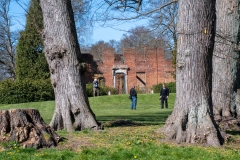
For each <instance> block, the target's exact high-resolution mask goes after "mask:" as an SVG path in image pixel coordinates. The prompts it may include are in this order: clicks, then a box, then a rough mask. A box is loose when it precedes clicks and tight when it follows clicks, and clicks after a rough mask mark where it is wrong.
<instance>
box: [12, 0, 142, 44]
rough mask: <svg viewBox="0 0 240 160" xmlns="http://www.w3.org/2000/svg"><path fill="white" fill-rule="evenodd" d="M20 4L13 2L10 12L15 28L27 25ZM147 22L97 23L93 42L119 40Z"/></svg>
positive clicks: (27, 0)
mask: <svg viewBox="0 0 240 160" xmlns="http://www.w3.org/2000/svg"><path fill="white" fill-rule="evenodd" d="M21 2H25V3H27V2H29V0H22V1H21ZM20 4H21V5H22V7H23V8H26V6H25V5H24V4H23V3H20ZM22 7H21V6H20V5H19V4H17V3H16V2H12V4H11V9H10V14H11V15H13V23H14V26H13V29H14V30H15V29H24V25H25V11H24V9H23V8H22ZM144 23H146V22H145V21H138V22H129V23H123V24H121V25H117V26H114V27H115V28H111V27H101V26H100V25H97V26H96V27H94V28H93V33H92V37H91V39H92V43H95V42H97V41H100V40H103V41H105V42H108V41H109V40H112V39H114V40H117V41H119V40H120V39H121V38H122V35H123V34H124V33H126V32H125V31H127V30H129V29H132V28H135V27H136V26H139V25H142V24H144Z"/></svg>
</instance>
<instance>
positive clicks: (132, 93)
mask: <svg viewBox="0 0 240 160" xmlns="http://www.w3.org/2000/svg"><path fill="white" fill-rule="evenodd" d="M130 97H131V101H132V103H131V106H130V109H132V110H133V109H134V110H136V106H137V92H136V90H135V86H134V85H133V86H132V88H131V89H130Z"/></svg>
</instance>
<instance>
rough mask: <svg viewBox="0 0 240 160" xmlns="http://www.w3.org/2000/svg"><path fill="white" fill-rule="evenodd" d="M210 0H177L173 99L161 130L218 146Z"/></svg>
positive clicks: (183, 139) (181, 138)
mask: <svg viewBox="0 0 240 160" xmlns="http://www.w3.org/2000/svg"><path fill="white" fill-rule="evenodd" d="M214 5H215V4H214V0H179V14H178V15H179V19H178V45H177V46H178V52H177V63H176V66H177V68H176V83H177V84H176V86H177V92H176V101H175V106H174V110H173V112H172V114H171V115H170V116H169V118H168V119H167V121H166V124H165V125H164V127H162V128H161V129H160V131H161V132H163V133H164V134H165V136H166V137H167V138H169V139H175V140H176V141H177V142H178V143H180V142H187V143H207V144H209V145H213V146H218V145H220V144H221V142H222V139H221V134H220V132H219V130H218V127H217V126H216V125H215V124H214V120H213V117H212V110H211V109H212V104H211V67H212V66H211V58H212V50H213V43H212V42H213V35H212V30H213V27H214Z"/></svg>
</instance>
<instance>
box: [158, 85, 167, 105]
mask: <svg viewBox="0 0 240 160" xmlns="http://www.w3.org/2000/svg"><path fill="white" fill-rule="evenodd" d="M162 86H163V87H162V89H161V91H160V97H159V99H161V108H163V107H164V101H165V107H166V108H168V101H167V100H168V96H169V90H168V88H167V87H166V86H165V84H163V85H162Z"/></svg>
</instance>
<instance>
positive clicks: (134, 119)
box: [97, 110, 172, 127]
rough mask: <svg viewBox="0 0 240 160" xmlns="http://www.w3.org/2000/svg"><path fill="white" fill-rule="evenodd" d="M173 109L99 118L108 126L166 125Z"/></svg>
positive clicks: (98, 118)
mask: <svg viewBox="0 0 240 160" xmlns="http://www.w3.org/2000/svg"><path fill="white" fill-rule="evenodd" d="M171 113H172V110H171V111H162V112H156V113H144V114H143V113H142V114H135V115H110V116H97V120H98V121H99V122H101V123H103V124H105V126H107V127H116V126H132V125H134V126H140V125H164V124H165V121H166V120H167V118H168V116H169V115H170V114H171Z"/></svg>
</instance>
